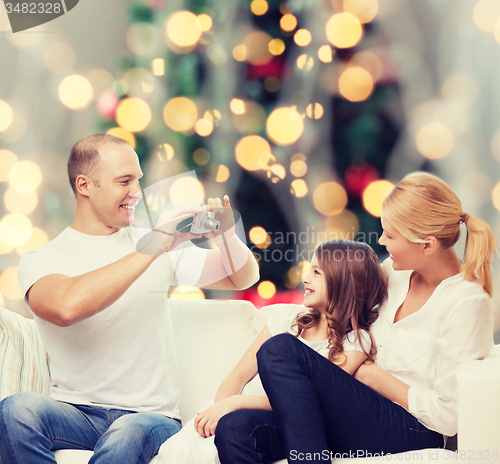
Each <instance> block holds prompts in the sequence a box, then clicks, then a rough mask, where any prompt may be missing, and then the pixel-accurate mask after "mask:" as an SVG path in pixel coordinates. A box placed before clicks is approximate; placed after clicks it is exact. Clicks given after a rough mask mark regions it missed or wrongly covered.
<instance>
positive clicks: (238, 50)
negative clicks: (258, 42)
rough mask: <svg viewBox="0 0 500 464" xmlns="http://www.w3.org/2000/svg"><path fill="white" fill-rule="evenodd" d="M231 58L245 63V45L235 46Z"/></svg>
mask: <svg viewBox="0 0 500 464" xmlns="http://www.w3.org/2000/svg"><path fill="white" fill-rule="evenodd" d="M233 58H234V59H235V60H236V61H245V60H246V58H247V47H245V45H236V47H234V48H233Z"/></svg>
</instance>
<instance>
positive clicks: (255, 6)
mask: <svg viewBox="0 0 500 464" xmlns="http://www.w3.org/2000/svg"><path fill="white" fill-rule="evenodd" d="M268 9H269V5H268V4H267V2H266V0H253V1H252V3H250V10H252V13H253V14H254V15H256V16H262V15H263V14H265V13H266V12H267V10H268Z"/></svg>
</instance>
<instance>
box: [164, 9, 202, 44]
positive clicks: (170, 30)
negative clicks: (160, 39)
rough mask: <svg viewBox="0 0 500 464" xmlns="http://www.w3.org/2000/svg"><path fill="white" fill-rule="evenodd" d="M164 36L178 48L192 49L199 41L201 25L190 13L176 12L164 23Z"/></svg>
mask: <svg viewBox="0 0 500 464" xmlns="http://www.w3.org/2000/svg"><path fill="white" fill-rule="evenodd" d="M165 24H166V27H165V29H166V34H167V38H168V39H170V40H171V41H172V42H173V43H174V44H175V45H177V46H179V47H183V48H184V47H192V46H194V45H196V44H197V43H198V40H200V37H201V33H202V31H203V29H202V23H201V21H200V20H199V19H198V17H197V16H196V15H195V14H194V13H191V12H190V11H178V12H176V13H173V14H172V15H170V16H169V17H168V18H167V19H166V21H165Z"/></svg>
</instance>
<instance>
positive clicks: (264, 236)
mask: <svg viewBox="0 0 500 464" xmlns="http://www.w3.org/2000/svg"><path fill="white" fill-rule="evenodd" d="M248 238H249V239H250V240H251V241H252V242H253V243H254V244H255V245H256V246H257V247H259V248H260V249H261V250H263V249H265V248H267V247H268V246H269V245H271V236H270V235H269V234H268V233H267V232H266V229H264V228H263V227H260V226H255V227H252V228H251V229H250V231H249V232H248Z"/></svg>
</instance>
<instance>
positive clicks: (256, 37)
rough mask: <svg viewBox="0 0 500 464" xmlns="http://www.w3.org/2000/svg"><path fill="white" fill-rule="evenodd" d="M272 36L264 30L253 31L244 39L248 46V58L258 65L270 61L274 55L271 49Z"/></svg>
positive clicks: (250, 61)
mask: <svg viewBox="0 0 500 464" xmlns="http://www.w3.org/2000/svg"><path fill="white" fill-rule="evenodd" d="M271 40H272V37H271V36H270V35H269V34H267V33H266V32H264V31H252V32H250V33H249V34H247V36H246V37H245V38H244V39H243V45H244V46H245V47H246V60H247V61H248V62H249V63H251V64H254V65H256V66H260V65H263V64H266V63H269V62H270V61H271V60H272V58H273V55H272V54H271V52H270V51H269V42H270V41H271Z"/></svg>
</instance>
